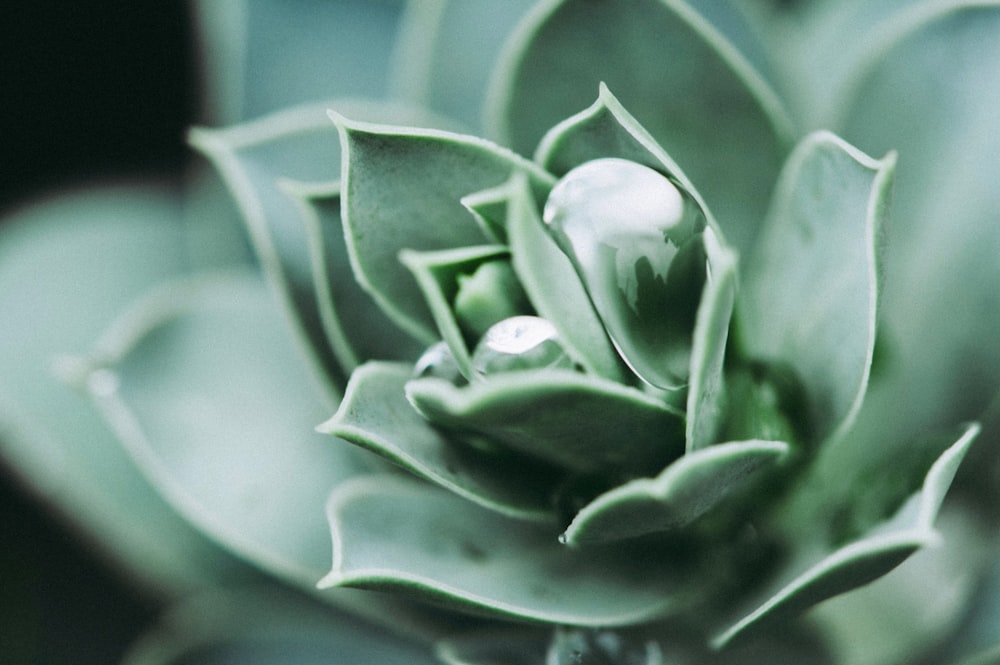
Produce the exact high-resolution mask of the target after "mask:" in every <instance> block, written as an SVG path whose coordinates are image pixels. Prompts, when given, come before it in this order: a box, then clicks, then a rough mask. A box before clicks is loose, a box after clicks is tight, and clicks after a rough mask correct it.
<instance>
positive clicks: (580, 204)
mask: <svg viewBox="0 0 1000 665" xmlns="http://www.w3.org/2000/svg"><path fill="white" fill-rule="evenodd" d="M543 218H544V220H545V222H546V223H547V224H548V225H549V227H550V229H551V231H552V234H553V237H554V238H555V240H556V242H557V243H558V244H559V246H560V247H561V248H562V250H563V251H564V252H565V253H566V255H567V256H568V257H569V258H570V260H571V262H572V263H573V265H574V267H575V269H576V271H577V274H579V276H580V279H581V281H582V282H583V285H584V287H585V288H586V289H587V293H588V294H589V295H590V299H591V301H592V302H593V304H594V308H595V309H596V310H597V313H598V315H599V316H600V317H601V320H602V321H603V323H604V326H605V329H606V330H607V332H608V335H609V337H610V338H611V340H612V342H613V343H614V344H615V347H616V348H617V349H618V351H619V353H620V354H621V356H622V358H623V359H624V360H625V362H626V363H627V364H628V365H629V366H630V367H631V368H632V369H633V371H635V373H636V374H637V375H638V376H639V377H640V378H642V379H643V380H645V381H647V382H648V383H650V384H652V385H654V386H657V387H660V388H668V389H672V388H676V387H678V386H680V385H683V383H684V382H685V381H686V378H687V360H688V354H689V351H690V349H689V347H690V337H691V333H692V331H693V321H694V316H695V313H696V311H697V305H698V302H699V300H700V297H701V290H702V287H703V285H704V279H705V260H704V248H703V243H702V231H703V230H704V229H705V224H706V221H705V215H704V214H703V212H702V210H701V208H700V207H699V205H698V204H697V203H696V202H695V201H694V200H693V199H692V198H691V197H690V196H689V195H688V194H687V193H686V192H684V191H682V190H681V189H680V188H679V187H678V186H677V185H675V184H674V183H673V182H672V181H671V180H670V179H669V178H667V177H666V176H664V175H663V174H661V173H659V172H657V171H655V170H653V169H651V168H649V167H647V166H643V165H642V164H638V163H636V162H630V161H628V160H624V159H614V158H610V159H597V160H593V161H590V162H587V163H585V164H583V165H581V166H578V167H576V168H575V169H573V170H571V171H570V172H569V173H567V174H566V175H565V176H564V177H563V178H562V180H560V181H559V182H558V183H557V184H556V186H555V187H554V188H553V190H552V192H551V194H550V195H549V199H548V201H547V202H546V204H545V210H544V214H543Z"/></svg>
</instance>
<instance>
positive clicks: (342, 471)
mask: <svg viewBox="0 0 1000 665" xmlns="http://www.w3.org/2000/svg"><path fill="white" fill-rule="evenodd" d="M290 332H291V331H290V328H289V326H288V325H287V324H286V322H285V321H284V320H283V319H282V317H281V314H280V311H279V310H278V308H277V307H276V304H275V302H274V301H273V297H272V294H271V293H270V292H269V291H268V289H267V287H266V285H265V284H264V283H263V282H262V281H261V280H260V279H259V278H257V277H256V276H251V275H246V274H234V275H231V276H220V277H216V278H209V277H205V278H202V279H200V280H189V281H185V282H181V283H174V284H170V285H167V286H165V287H163V288H162V289H161V290H159V291H156V292H154V293H153V294H151V295H150V296H148V298H147V299H145V300H144V301H142V302H140V303H139V305H137V306H136V307H135V308H134V309H132V310H130V311H129V312H127V313H126V314H125V315H124V316H123V317H122V318H121V319H119V320H118V322H117V323H116V325H114V326H113V327H112V328H110V329H109V330H108V331H107V333H105V335H104V336H103V337H102V338H101V340H100V341H99V342H98V344H97V346H96V348H95V350H94V351H93V352H92V355H91V357H90V358H89V359H87V360H86V361H81V362H82V363H83V364H82V365H81V367H80V374H81V378H80V380H81V381H82V382H84V383H85V385H86V387H87V389H88V391H89V392H90V394H91V395H92V397H93V399H94V400H95V402H96V404H97V405H98V406H99V407H100V409H101V411H102V413H103V414H104V415H105V417H106V418H107V420H108V422H109V423H110V425H111V426H112V428H113V429H114V430H115V431H116V432H117V433H118V435H119V436H120V437H121V439H122V441H123V443H124V444H125V446H126V448H127V449H128V451H129V453H130V454H131V455H132V457H133V458H134V459H135V461H136V462H137V463H138V464H139V466H140V468H141V469H142V470H143V472H144V473H145V474H146V475H147V476H148V477H149V479H150V480H151V481H152V482H153V483H154V484H155V485H156V486H157V487H158V488H159V489H160V491H161V492H162V494H163V495H164V496H165V497H166V498H167V500H168V501H169V502H170V503H172V504H173V505H174V506H175V507H176V508H177V510H179V511H180V512H181V513H182V514H183V515H184V516H185V517H186V518H187V519H188V520H189V521H190V522H191V523H192V524H194V525H196V526H197V527H199V528H200V529H202V530H203V531H205V532H206V533H207V534H208V535H209V536H211V537H212V538H214V539H216V540H217V541H218V542H220V543H222V544H223V545H225V546H226V547H228V548H229V549H231V550H233V551H234V552H236V553H237V554H239V555H241V556H242V557H244V558H246V559H247V560H249V561H251V562H252V563H254V564H256V565H258V566H260V567H261V568H263V569H265V570H267V571H269V572H273V573H276V574H277V575H279V576H281V577H283V578H285V579H287V580H290V581H292V582H295V583H298V584H301V585H303V586H305V587H306V588H311V587H312V585H313V584H314V583H315V581H316V580H317V579H318V578H319V577H320V576H321V575H322V573H323V569H324V568H325V561H326V559H327V557H328V552H329V549H328V544H327V543H326V542H324V539H323V538H322V534H323V531H324V527H323V515H322V510H317V507H318V506H322V505H323V502H324V501H325V500H326V497H327V495H328V493H329V491H330V490H331V489H332V488H333V487H334V486H335V485H337V484H338V483H340V482H342V481H343V480H344V479H346V478H348V477H350V476H352V475H354V474H356V473H358V472H360V471H362V470H367V469H368V465H367V460H365V459H364V458H363V457H362V456H361V453H360V451H357V450H355V449H352V448H350V447H348V446H331V445H330V443H329V440H328V439H326V438H325V437H323V436H320V435H319V434H316V433H314V432H312V428H313V427H315V424H316V423H318V422H320V421H321V420H322V419H323V418H324V417H325V415H326V414H328V413H329V412H328V410H327V408H328V407H327V406H326V402H325V400H324V399H322V398H321V395H320V393H319V391H318V390H317V389H316V387H315V385H314V384H313V383H312V382H311V381H310V378H309V374H308V372H307V370H306V368H305V366H304V359H303V358H302V357H301V356H300V355H298V354H297V351H298V349H297V347H296V346H295V345H294V343H293V341H292V340H291V339H290Z"/></svg>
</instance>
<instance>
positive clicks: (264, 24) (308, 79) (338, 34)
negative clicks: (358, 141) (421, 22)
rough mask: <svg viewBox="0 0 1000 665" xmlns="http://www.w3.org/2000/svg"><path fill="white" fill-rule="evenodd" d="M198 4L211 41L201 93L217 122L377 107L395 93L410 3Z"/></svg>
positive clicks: (201, 0)
mask: <svg viewBox="0 0 1000 665" xmlns="http://www.w3.org/2000/svg"><path fill="white" fill-rule="evenodd" d="M192 4H193V12H194V18H195V21H196V23H197V27H198V33H199V34H198V37H200V38H201V39H203V40H204V46H203V47H202V48H200V49H199V67H200V70H199V71H200V72H201V73H202V75H203V76H204V77H205V78H204V82H203V85H202V86H201V89H202V92H203V95H204V96H205V97H206V98H207V99H206V100H205V102H206V107H207V111H208V112H209V114H210V115H211V117H212V119H213V121H214V122H222V123H234V122H240V121H244V120H247V119H249V118H256V117H259V116H261V115H263V114H267V113H274V112H275V111H278V110H280V109H283V108H287V107H289V106H292V105H298V104H303V103H309V102H315V101H317V100H318V99H322V98H324V97H326V96H328V95H331V94H337V95H341V96H344V97H351V98H368V99H378V98H384V97H386V96H387V95H388V94H389V93H390V92H391V88H392V80H391V79H392V76H393V68H392V64H393V55H394V54H393V51H394V50H395V48H394V46H395V41H396V39H397V35H398V33H399V31H400V30H401V29H402V27H401V24H402V22H403V18H402V15H403V13H404V8H405V4H406V3H405V1H404V0H391V1H388V2H378V3H372V2H369V0H338V1H337V2H330V3H313V2H303V3H295V4H291V3H288V2H280V1H275V0H253V1H243V2H217V1H216V0H198V1H197V2H194V3H192ZM199 44H201V41H200V40H199ZM316 63H330V64H329V66H317V65H316Z"/></svg>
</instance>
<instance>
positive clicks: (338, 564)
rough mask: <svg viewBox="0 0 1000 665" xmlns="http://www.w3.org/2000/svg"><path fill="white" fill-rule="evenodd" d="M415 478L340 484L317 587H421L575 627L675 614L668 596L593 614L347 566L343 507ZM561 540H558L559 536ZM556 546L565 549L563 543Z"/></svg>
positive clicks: (493, 610) (476, 608) (495, 612)
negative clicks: (328, 559) (326, 562)
mask: <svg viewBox="0 0 1000 665" xmlns="http://www.w3.org/2000/svg"><path fill="white" fill-rule="evenodd" d="M414 486H415V484H414V481H413V480H410V479H405V478H398V477H391V476H357V477H355V478H352V479H351V480H349V481H347V482H345V483H343V484H341V485H339V486H338V487H337V488H336V489H334V491H333V492H332V493H331V495H330V499H329V501H328V502H327V515H328V517H329V520H330V527H331V528H330V531H331V536H332V539H333V553H334V554H333V564H332V566H331V570H330V573H329V574H327V575H326V576H325V577H324V578H323V579H322V580H320V581H319V582H318V583H317V584H316V586H317V588H319V589H330V588H337V587H340V586H354V585H357V586H358V587H359V588H368V589H379V588H384V587H385V586H386V585H388V586H389V587H393V588H404V587H405V588H409V589H413V590H418V591H420V592H422V593H424V594H428V595H429V597H432V598H438V599H440V600H445V599H447V601H448V602H450V603H459V604H463V605H466V606H467V607H468V608H469V609H471V610H472V611H473V612H478V613H482V612H487V613H488V614H489V615H491V616H497V617H505V618H508V619H514V620H521V621H530V622H540V623H543V624H565V625H575V626H595V627H596V626H617V625H622V626H624V625H632V624H636V623H642V622H644V621H648V620H650V619H654V618H656V617H659V616H662V615H664V614H666V613H669V611H671V609H672V608H673V607H675V605H676V604H678V603H679V602H680V601H679V598H671V597H664V598H662V599H661V600H660V602H658V603H655V604H650V605H648V606H645V607H643V608H640V609H635V610H633V611H631V612H627V613H618V614H615V615H604V616H588V615H586V614H579V613H573V612H572V611H570V612H566V613H562V614H560V613H553V612H539V611H533V610H530V609H528V608H524V607H520V608H519V607H516V606H512V605H508V604H506V603H498V602H496V601H495V600H491V599H489V598H483V597H479V596H477V595H476V594H474V593H470V592H468V591H466V590H464V589H460V588H455V587H452V586H449V585H446V584H442V583H441V582H439V581H437V580H434V579H432V578H426V577H423V576H421V575H419V574H416V573H410V572H404V571H399V570H396V569H383V568H379V567H374V568H361V569H357V570H350V571H348V570H345V568H344V562H343V549H344V548H343V545H342V541H343V536H342V534H341V533H340V528H339V525H340V520H339V518H338V514H339V506H340V505H341V504H345V503H349V502H351V501H352V500H355V499H357V498H359V497H364V496H365V495H369V494H372V493H374V494H382V493H386V492H395V491H400V490H401V489H402V490H403V491H406V490H405V489H404V488H412V487H414ZM427 489H428V490H429V491H432V492H438V491H442V490H439V489H437V488H433V487H430V486H427ZM553 542H555V539H553ZM554 546H555V547H561V546H560V545H558V544H555V545H554Z"/></svg>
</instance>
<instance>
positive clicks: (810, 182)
mask: <svg viewBox="0 0 1000 665" xmlns="http://www.w3.org/2000/svg"><path fill="white" fill-rule="evenodd" d="M894 164H895V161H894V159H893V157H892V155H890V156H889V157H887V158H886V159H884V160H882V161H876V160H873V159H871V158H870V157H868V156H866V155H864V154H862V153H861V152H860V151H858V150H857V149H855V148H853V147H851V146H850V145H848V144H846V143H845V142H844V141H842V140H841V139H839V138H837V137H835V136H833V135H832V134H829V133H827V132H818V133H816V134H813V135H811V136H810V137H808V138H806V139H805V140H804V141H803V142H802V143H800V144H799V146H798V147H797V148H796V150H795V152H794V153H793V154H792V156H791V157H790V158H789V162H788V164H787V166H786V167H785V170H784V171H783V173H782V178H781V181H780V182H779V184H778V189H777V192H776V194H775V202H774V205H773V206H772V208H771V210H770V212H769V214H768V218H767V222H766V225H765V227H764V228H763V229H762V230H761V235H760V243H759V245H758V247H757V251H755V252H754V253H753V254H751V255H750V256H749V257H748V259H747V261H746V264H745V267H746V280H745V283H744V284H743V285H742V290H741V293H740V300H739V302H738V311H739V315H740V332H741V333H742V336H743V339H742V342H743V345H744V351H745V352H746V353H748V354H749V355H750V356H751V357H755V358H758V359H764V360H768V361H773V362H777V363H779V364H784V365H786V366H787V367H789V368H791V369H792V370H794V371H795V372H796V374H797V375H798V379H799V380H800V381H801V382H802V384H803V386H804V387H805V390H806V400H807V402H808V409H809V413H810V416H811V420H810V423H809V425H810V430H811V432H812V434H813V435H814V436H815V437H817V438H818V439H822V438H825V437H828V436H831V435H833V436H835V435H837V434H840V433H843V432H844V431H845V430H846V429H847V427H849V426H850V424H851V422H852V421H853V419H854V417H855V415H856V413H857V411H858V409H859V408H860V405H861V401H862V399H863V397H864V394H865V390H866V388H867V384H868V377H869V372H870V369H871V361H872V354H873V352H874V346H875V324H876V318H877V317H876V305H877V301H878V274H877V268H878V266H877V265H876V263H877V258H878V256H877V252H878V242H879V233H880V229H881V226H882V224H883V223H884V221H885V217H886V216H887V213H888V210H887V207H888V196H889V188H890V186H891V182H892V174H893V168H894Z"/></svg>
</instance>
